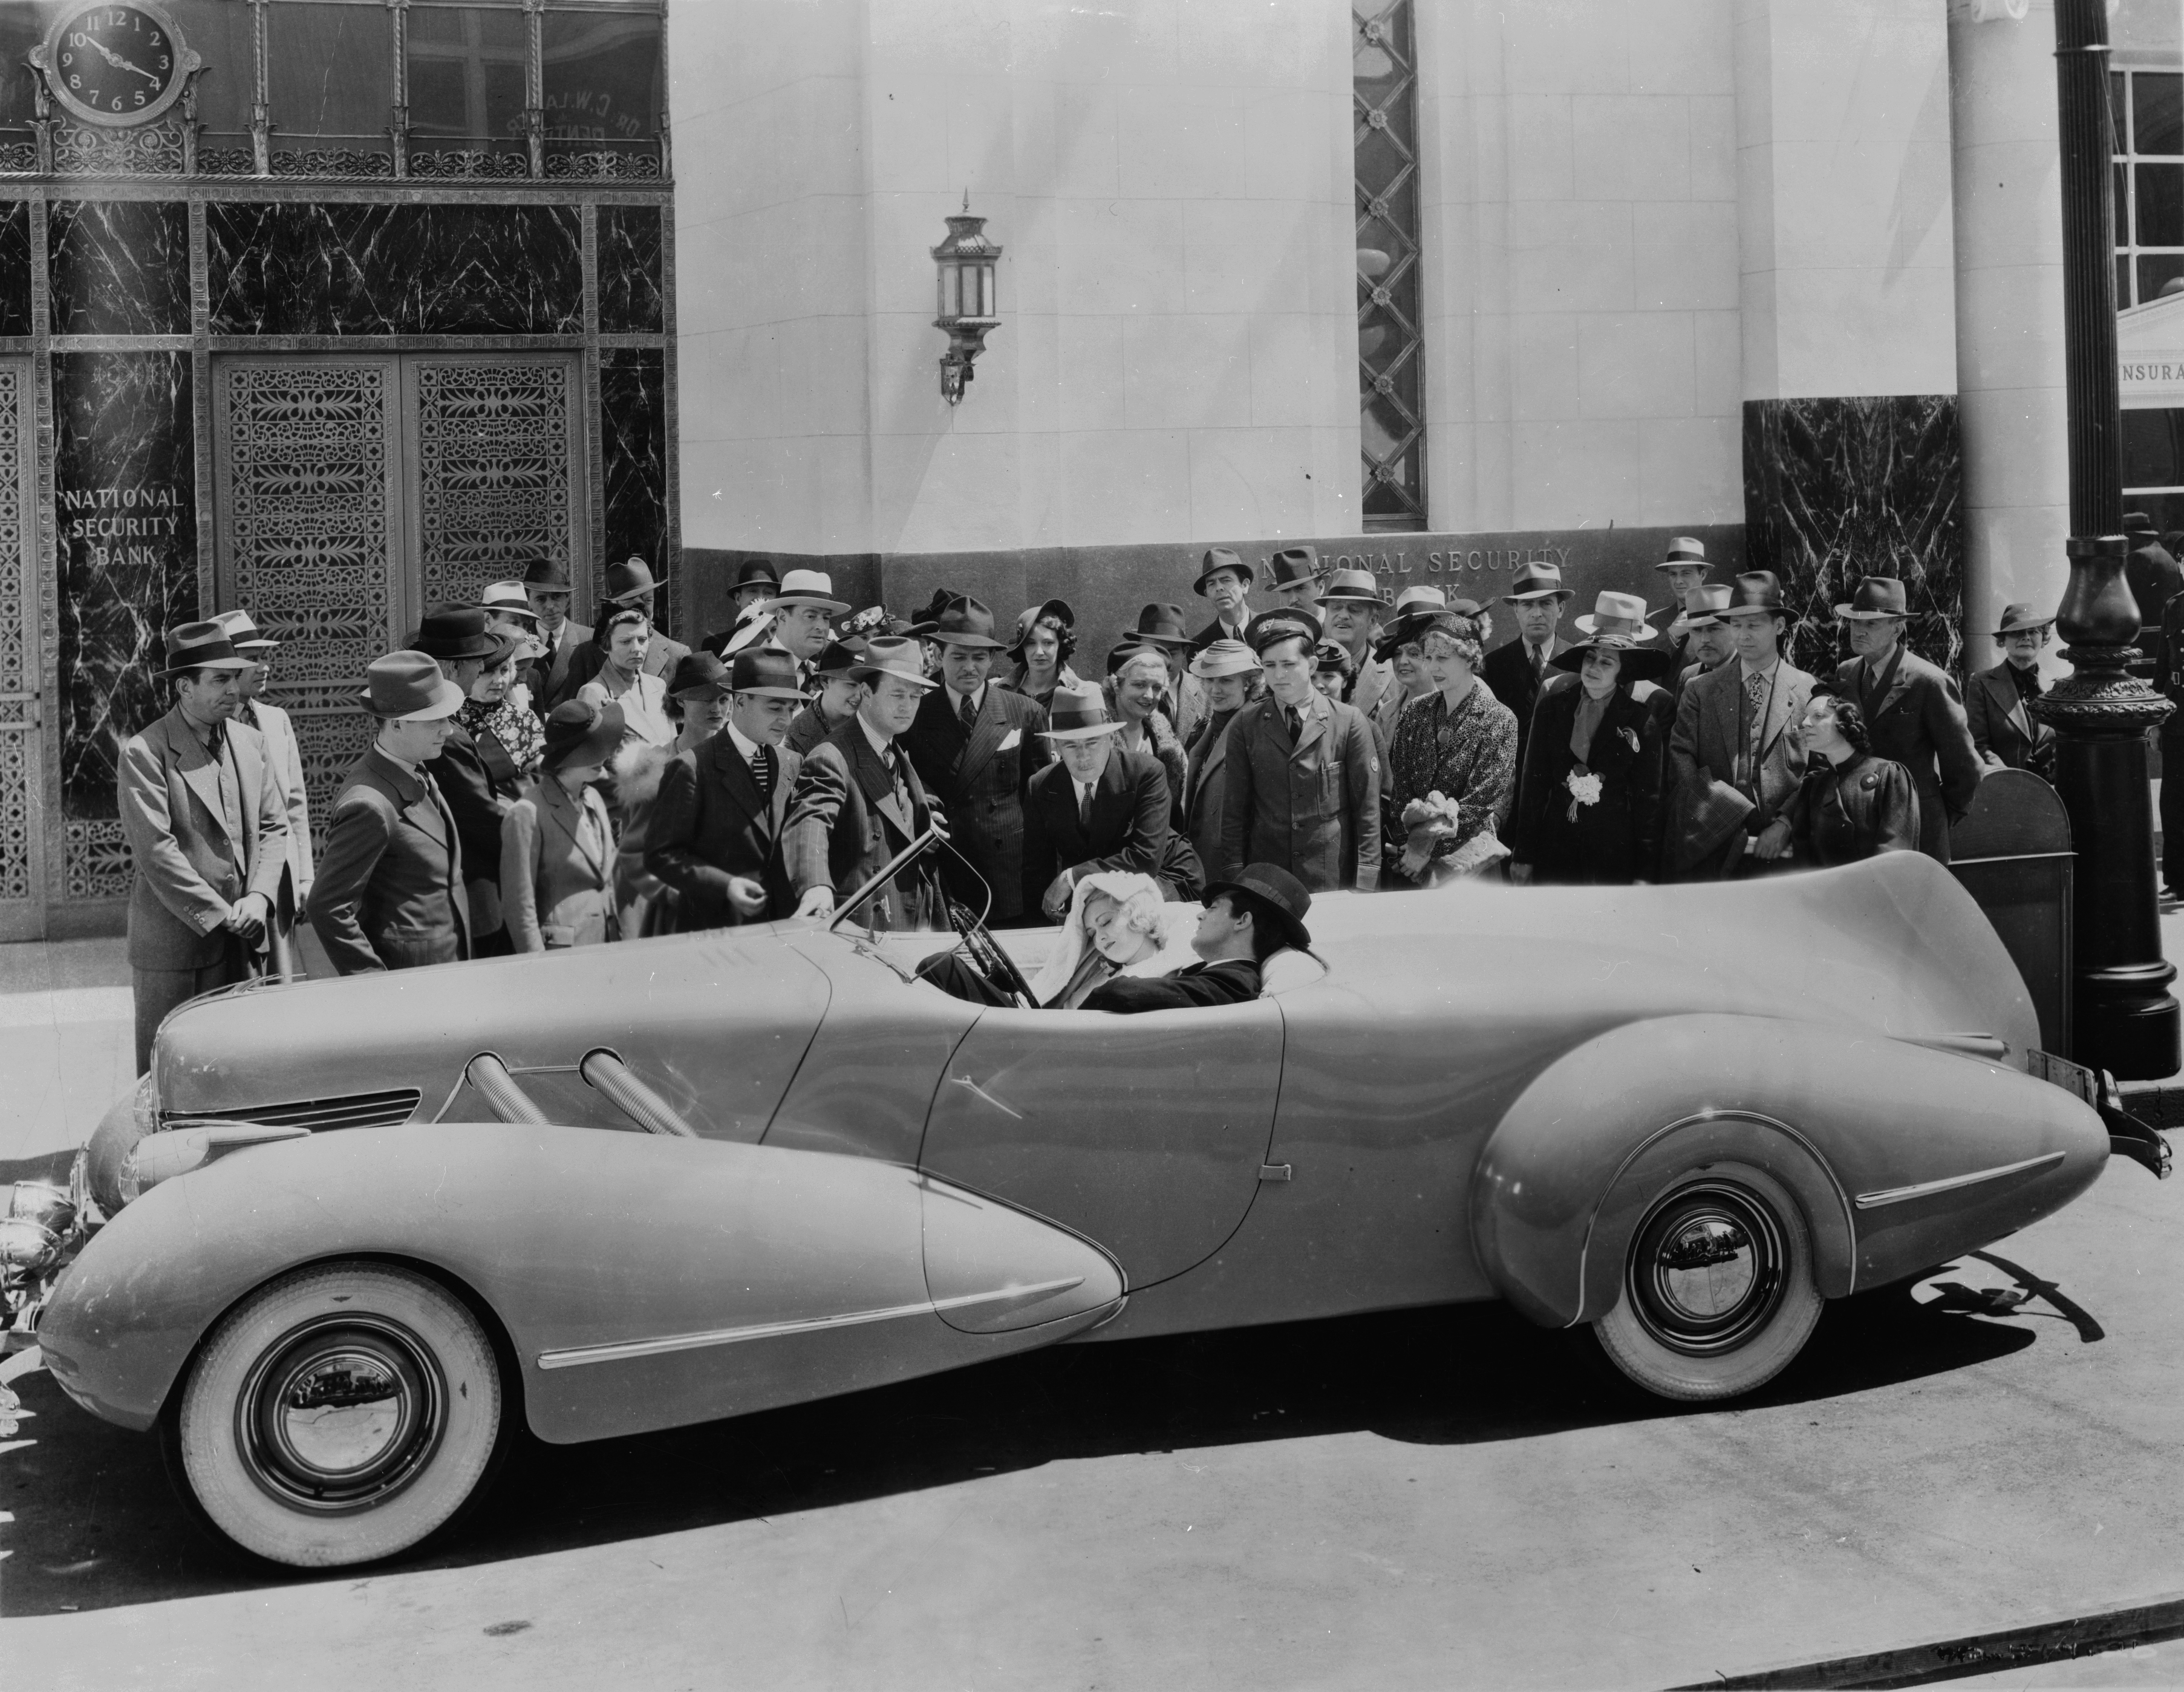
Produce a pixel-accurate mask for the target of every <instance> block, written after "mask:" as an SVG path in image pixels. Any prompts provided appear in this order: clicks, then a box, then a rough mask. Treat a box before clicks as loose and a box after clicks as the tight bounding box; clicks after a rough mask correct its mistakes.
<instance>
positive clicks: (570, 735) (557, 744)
mask: <svg viewBox="0 0 2184 1692" xmlns="http://www.w3.org/2000/svg"><path fill="white" fill-rule="evenodd" d="M626 729H627V723H625V722H624V720H623V718H622V714H621V706H619V705H616V703H615V702H614V701H612V700H607V701H604V702H595V701H592V700H588V699H565V700H563V701H561V703H560V704H559V705H557V706H554V708H553V710H552V711H550V712H548V713H547V716H546V751H545V754H544V756H543V757H541V759H540V760H539V762H540V763H541V765H542V766H543V768H547V769H559V768H561V766H562V765H564V764H574V765H575V766H576V767H577V768H578V769H582V768H585V767H586V766H588V765H590V764H603V763H604V762H606V761H607V760H608V759H609V758H610V757H613V756H614V755H615V753H616V751H619V750H620V749H621V737H622V735H623V734H624V732H625V731H626Z"/></svg>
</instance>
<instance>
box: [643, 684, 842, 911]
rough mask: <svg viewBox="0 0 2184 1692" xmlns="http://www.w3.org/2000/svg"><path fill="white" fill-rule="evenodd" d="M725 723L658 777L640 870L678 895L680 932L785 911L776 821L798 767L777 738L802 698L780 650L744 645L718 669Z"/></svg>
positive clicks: (783, 817)
mask: <svg viewBox="0 0 2184 1692" xmlns="http://www.w3.org/2000/svg"><path fill="white" fill-rule="evenodd" d="M728 689H729V694H728V720H727V723H725V724H723V725H722V727H721V732H720V733H718V734H715V735H714V736H713V737H712V738H711V739H710V740H706V741H705V743H704V744H703V745H699V746H696V747H694V748H693V749H692V750H690V751H686V752H683V753H681V754H680V755H678V756H677V757H676V758H675V759H674V760H673V761H672V762H670V763H669V764H668V766H667V768H666V773H663V774H662V775H661V777H660V796H659V798H658V799H657V800H656V801H655V802H654V805H653V808H652V818H651V820H650V822H649V823H648V824H646V825H645V833H644V867H645V868H647V869H649V870H650V871H651V872H652V873H653V874H655V875H656V876H658V877H659V878H660V880H662V881H664V882H666V884H667V885H669V886H670V887H672V888H674V889H675V890H676V891H677V892H678V893H680V894H681V895H682V928H683V929H685V930H690V929H700V928H732V927H734V926H735V925H736V924H739V923H746V922H760V921H763V920H765V919H766V918H768V917H785V916H787V915H788V912H789V908H790V900H789V897H788V882H787V880H785V879H784V877H783V872H782V865H781V833H782V826H783V824H784V823H785V822H786V821H787V820H788V799H789V795H790V794H791V793H792V792H794V790H795V787H796V778H797V777H798V775H799V774H800V773H802V771H803V768H804V760H803V758H802V757H801V756H799V754H797V753H795V752H793V751H788V749H787V748H786V747H785V746H784V745H783V744H782V743H783V740H786V739H787V737H788V725H789V722H790V719H791V718H794V716H795V714H796V712H797V710H798V708H799V706H802V705H803V703H804V694H803V690H801V689H799V687H798V686H797V684H796V663H795V661H794V659H792V658H791V657H789V656H788V654H787V653H786V652H768V651H760V650H756V649H753V648H745V649H744V651H740V652H738V653H737V654H736V657H735V663H734V666H733V668H732V669H731V671H730V672H729V675H728Z"/></svg>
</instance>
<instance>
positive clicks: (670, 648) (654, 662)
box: [538, 628, 690, 717]
mask: <svg viewBox="0 0 2184 1692" xmlns="http://www.w3.org/2000/svg"><path fill="white" fill-rule="evenodd" d="M688 656H690V649H689V648H688V646H685V645H683V644H682V642H681V641H680V640H671V639H668V638H667V636H666V635H665V634H661V633H660V631H659V630H658V629H657V628H655V629H654V630H653V631H652V641H651V644H650V645H648V646H647V647H646V648H645V649H644V662H643V664H641V665H640V666H638V667H639V668H640V669H642V670H643V672H644V673H645V674H647V675H648V676H658V677H659V678H660V679H661V680H662V681H666V680H668V679H670V678H672V677H673V676H674V674H675V667H676V666H677V664H679V663H681V662H682V661H683V660H684V659H685V658H687V657H688ZM606 661H607V660H606V654H605V653H604V652H602V651H599V642H598V641H597V640H596V639H592V640H587V641H585V642H584V643H583V645H581V646H579V647H577V649H576V650H575V651H572V652H571V653H570V654H569V667H568V670H567V671H566V673H564V674H563V676H562V678H561V684H560V686H559V687H557V688H555V689H554V690H553V695H552V696H551V697H550V698H549V699H548V700H547V701H546V703H545V704H544V706H543V707H541V709H540V711H539V713H538V714H539V715H540V716H541V717H543V716H544V715H545V714H546V712H549V711H551V710H552V709H553V708H554V706H557V705H560V704H562V703H564V702H565V701H568V700H571V699H574V698H575V697H576V696H577V689H578V688H580V687H582V685H583V684H585V683H586V682H588V681H589V680H591V678H593V676H595V675H597V674H599V669H600V667H601V666H602V665H604V663H605V662H606Z"/></svg>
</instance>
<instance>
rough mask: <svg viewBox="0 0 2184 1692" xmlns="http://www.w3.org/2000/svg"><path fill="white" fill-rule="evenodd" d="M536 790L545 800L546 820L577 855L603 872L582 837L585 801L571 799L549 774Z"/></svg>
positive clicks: (604, 867) (602, 864) (596, 856)
mask: <svg viewBox="0 0 2184 1692" xmlns="http://www.w3.org/2000/svg"><path fill="white" fill-rule="evenodd" d="M538 791H539V793H540V795H541V796H543V798H544V800H545V801H546V802H545V805H544V807H543V813H544V815H545V818H546V819H547V821H548V822H549V823H550V824H552V825H553V826H554V828H555V829H558V830H560V834H561V836H562V838H563V839H565V840H567V841H568V842H569V845H570V846H571V848H573V849H574V850H575V852H577V855H578V856H580V857H582V858H583V860H584V861H585V862H586V863H588V864H590V865H591V866H592V868H593V869H594V870H596V871H597V872H598V873H599V874H602V875H604V874H606V868H607V867H606V865H605V863H604V862H602V861H601V859H600V857H599V853H598V852H594V851H593V849H592V846H591V844H590V843H589V842H588V840H586V839H585V837H584V835H585V829H584V826H583V824H584V815H585V811H586V808H587V807H586V805H585V802H584V801H582V800H581V799H571V797H570V796H568V794H567V793H565V792H564V791H563V790H562V787H561V784H560V782H558V781H555V780H554V779H553V778H552V777H551V776H550V775H549V777H548V778H547V779H545V780H544V781H542V782H541V783H540V784H539V785H538Z"/></svg>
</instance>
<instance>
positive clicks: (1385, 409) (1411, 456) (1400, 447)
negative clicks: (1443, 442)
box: [1351, 0, 1426, 531]
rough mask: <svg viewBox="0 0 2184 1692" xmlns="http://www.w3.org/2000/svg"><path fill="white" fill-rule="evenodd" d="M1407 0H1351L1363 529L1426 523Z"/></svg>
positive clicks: (1414, 120) (1414, 84)
mask: <svg viewBox="0 0 2184 1692" xmlns="http://www.w3.org/2000/svg"><path fill="white" fill-rule="evenodd" d="M1411 8H1412V0H1355V3H1354V4H1353V5H1352V7H1351V23H1352V25H1354V29H1355V39H1354V40H1353V41H1352V42H1351V96H1352V99H1353V103H1354V105H1355V108H1356V119H1357V127H1356V131H1355V137H1354V138H1355V142H1356V152H1357V165H1356V173H1357V364H1358V378H1359V387H1360V390H1361V392H1360V399H1361V403H1362V426H1363V427H1362V438H1361V439H1362V447H1363V450H1364V455H1365V466H1364V467H1365V500H1364V505H1365V527H1366V528H1367V529H1368V531H1371V530H1385V529H1422V528H1424V527H1425V526H1426V422H1425V416H1426V412H1425V394H1424V379H1423V377H1424V372H1423V359H1422V356H1421V355H1422V351H1423V346H1422V338H1421V333H1420V323H1421V320H1422V317H1423V313H1422V311H1421V309H1420V303H1419V294H1418V72H1417V68H1416V67H1417V56H1416V53H1415V50H1414V42H1415V36H1414V32H1413V31H1412V9H1411Z"/></svg>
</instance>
